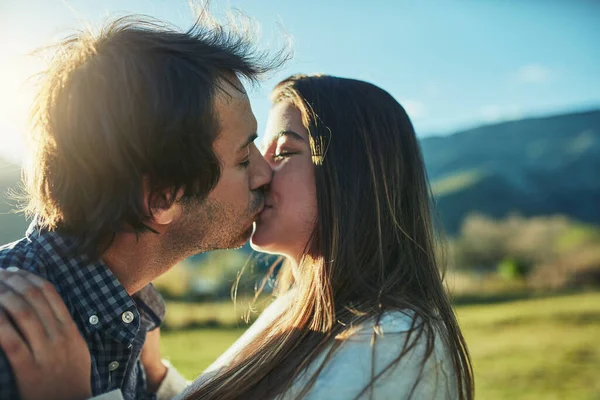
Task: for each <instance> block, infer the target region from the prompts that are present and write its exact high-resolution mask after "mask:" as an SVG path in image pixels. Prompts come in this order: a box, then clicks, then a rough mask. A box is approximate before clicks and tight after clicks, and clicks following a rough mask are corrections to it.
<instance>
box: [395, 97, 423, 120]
mask: <svg viewBox="0 0 600 400" xmlns="http://www.w3.org/2000/svg"><path fill="white" fill-rule="evenodd" d="M400 104H402V107H404V109H405V110H406V113H407V114H408V116H409V117H410V118H411V119H420V118H423V117H424V116H425V115H426V114H427V108H426V107H425V104H423V103H422V102H420V101H419V100H402V101H400Z"/></svg>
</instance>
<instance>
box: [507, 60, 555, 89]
mask: <svg viewBox="0 0 600 400" xmlns="http://www.w3.org/2000/svg"><path fill="white" fill-rule="evenodd" d="M552 75H553V74H552V71H551V70H550V69H549V68H548V67H545V66H543V65H539V64H528V65H524V66H522V67H521V68H519V69H518V70H517V73H516V80H517V82H519V83H533V84H542V83H547V82H549V81H550V80H551V79H552Z"/></svg>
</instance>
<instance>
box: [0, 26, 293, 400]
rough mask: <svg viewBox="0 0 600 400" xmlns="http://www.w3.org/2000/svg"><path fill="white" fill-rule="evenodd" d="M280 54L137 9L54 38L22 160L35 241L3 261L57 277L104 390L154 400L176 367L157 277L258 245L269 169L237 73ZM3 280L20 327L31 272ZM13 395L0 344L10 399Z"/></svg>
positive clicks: (0, 394) (255, 70)
mask: <svg viewBox="0 0 600 400" xmlns="http://www.w3.org/2000/svg"><path fill="white" fill-rule="evenodd" d="M280 60H281V57H279V58H277V59H274V60H271V61H265V59H264V56H263V55H261V54H256V53H253V52H252V47H251V46H250V43H249V41H248V39H246V38H245V37H244V36H236V35H233V34H231V33H229V32H226V31H225V30H224V29H222V28H220V27H214V28H212V29H210V30H209V29H205V28H203V27H202V26H200V25H199V24H197V25H195V26H194V27H193V28H192V29H190V30H189V31H187V32H180V31H176V30H174V29H172V28H167V27H164V26H162V25H161V24H160V23H158V22H155V21H150V22H148V21H143V20H141V19H139V18H132V17H129V18H122V19H119V20H117V21H116V22H113V23H112V24H110V25H108V26H106V27H105V28H104V29H103V30H102V33H100V34H99V35H97V36H91V35H89V34H80V35H78V36H75V37H71V38H69V39H67V40H66V41H65V42H64V43H62V44H61V45H60V46H59V48H58V50H57V52H56V56H55V58H54V60H53V61H52V65H51V68H50V70H49V71H48V73H47V75H46V77H45V82H44V86H43V88H42V91H41V92H40V95H39V97H38V100H37V103H36V105H35V122H36V128H37V129H36V130H35V133H34V134H32V138H31V140H30V141H29V142H30V143H31V144H32V147H31V148H30V149H29V153H28V158H29V162H28V163H27V164H26V165H27V166H26V169H25V182H26V187H27V194H28V198H29V203H28V206H27V210H28V211H29V212H30V213H32V214H34V215H35V216H36V217H35V219H34V222H33V223H32V225H31V226H30V228H29V230H28V232H27V233H26V237H25V238H23V239H22V240H20V241H17V242H15V243H12V244H8V245H5V246H3V247H0V269H9V270H15V269H21V270H27V271H30V272H33V273H35V274H37V275H39V276H41V277H43V278H45V279H46V280H48V281H50V282H51V283H52V284H54V285H55V286H56V289H57V291H58V293H59V294H60V296H61V297H62V299H63V300H64V302H65V304H66V306H67V309H68V312H69V313H70V314H71V316H72V317H73V319H74V320H75V323H76V325H77V327H78V329H79V331H80V332H81V334H82V335H83V338H84V339H85V341H86V342H87V345H88V348H89V351H90V362H91V384H92V392H93V394H94V395H97V394H101V393H106V392H108V391H111V390H114V389H121V392H122V394H123V396H124V398H126V399H134V398H135V399H146V398H147V399H152V398H156V394H155V393H156V392H157V391H160V389H161V383H163V380H164V379H165V376H166V375H167V374H170V373H171V371H173V370H171V371H168V368H167V366H165V365H163V364H162V363H161V362H160V357H159V354H158V336H159V326H160V324H161V321H162V318H163V315H164V303H163V302H162V300H161V298H160V296H159V295H158V294H157V292H156V291H155V289H154V288H153V287H152V286H151V284H150V282H151V281H152V280H153V279H155V278H156V277H158V276H159V275H161V274H163V273H165V272H167V271H168V270H169V269H170V268H171V267H173V266H174V265H175V264H176V263H177V262H179V261H181V260H182V259H184V258H186V257H188V256H191V255H193V254H197V253H200V252H204V251H208V250H214V249H222V248H233V247H239V246H241V245H242V244H244V243H245V242H246V241H247V240H248V239H249V237H250V235H251V232H252V224H253V222H254V220H255V218H256V216H257V214H258V213H259V212H260V211H261V210H262V207H263V188H264V187H265V186H266V185H268V184H269V182H270V179H271V170H270V168H269V166H268V164H267V163H266V162H265V161H264V160H263V158H262V156H261V155H260V153H259V152H258V150H257V149H256V147H255V145H254V143H253V141H254V139H255V138H256V129H257V127H256V120H255V118H254V115H253V113H252V110H251V108H250V103H249V101H248V97H247V95H246V93H245V91H244V88H243V86H242V84H241V82H240V81H239V79H238V77H245V78H247V79H250V80H255V79H256V78H257V77H258V76H259V75H260V74H261V73H263V72H267V71H268V70H270V69H271V68H273V67H276V66H278V65H280V63H281V62H282V61H280ZM3 276H4V278H3V279H2V280H1V281H0V303H2V305H3V307H4V317H2V315H0V324H1V322H2V319H4V321H7V320H8V319H9V318H11V317H12V318H13V319H14V320H15V321H16V322H17V323H16V325H19V323H22V322H23V321H27V315H26V311H23V310H25V308H24V307H23V305H24V304H26V303H27V298H26V296H23V294H22V288H23V285H24V282H25V281H26V280H27V279H29V280H31V277H27V275H25V274H19V273H16V274H12V275H6V274H5V275H3ZM38 284H39V285H42V283H39V282H38ZM30 293H32V294H34V295H35V294H36V293H37V295H39V294H40V293H41V292H39V293H38V292H36V291H33V292H31V291H30ZM55 312H56V310H55ZM40 317H41V320H43V319H44V318H43V317H42V316H40ZM47 331H48V332H49V331H50V330H49V328H48V327H47ZM22 334H23V335H26V334H27V332H26V331H24V332H22ZM145 343H146V344H145ZM148 346H151V347H152V350H153V351H145V352H144V354H145V355H142V356H140V355H141V354H142V350H143V349H144V348H145V347H146V348H147V347H148ZM33 350H35V349H32V351H33ZM154 350H156V351H154ZM173 373H175V372H173ZM168 396H169V394H164V393H163V395H161V397H168ZM18 397H19V394H18V389H17V386H16V383H15V379H14V376H13V373H12V370H11V366H10V363H9V362H8V360H7V358H6V355H5V354H4V353H3V352H2V351H1V350H0V399H15V398H18Z"/></svg>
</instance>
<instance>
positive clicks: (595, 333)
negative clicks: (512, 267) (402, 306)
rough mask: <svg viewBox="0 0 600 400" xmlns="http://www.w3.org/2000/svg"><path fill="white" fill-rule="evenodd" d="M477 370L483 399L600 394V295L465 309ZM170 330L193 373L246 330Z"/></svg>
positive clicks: (461, 312) (179, 358) (168, 339)
mask: <svg viewBox="0 0 600 400" xmlns="http://www.w3.org/2000/svg"><path fill="white" fill-rule="evenodd" d="M457 312H458V317H459V320H460V323H461V326H462V328H463V332H464V334H465V336H466V338H467V342H468V344H469V348H470V350H471V354H472V357H473V364H474V368H475V384H476V398H478V399H485V400H488V399H489V400H494V399H532V400H533V399H536V400H537V399H545V400H552V399H557V400H558V399H560V400H563V399H574V400H575V399H576V400H591V399H596V400H597V399H600V293H584V294H577V295H569V296H560V297H552V298H544V299H536V300H525V301H518V302H510V303H503V304H494V305H482V306H461V307H458V309H457ZM240 326H241V328H239V329H197V330H186V331H171V332H165V333H164V334H163V341H162V346H163V354H164V355H165V356H167V357H168V358H170V359H171V361H172V362H173V364H175V365H176V366H177V367H178V368H179V370H180V371H181V372H182V373H183V374H184V375H185V376H186V377H188V378H193V377H194V376H196V375H197V374H198V373H200V372H201V371H202V370H203V369H204V368H206V367H207V366H208V365H209V364H210V363H211V362H212V361H213V360H214V359H216V357H217V356H218V355H219V354H221V353H222V352H223V351H224V350H225V349H226V348H227V346H228V345H229V344H231V343H232V342H233V341H234V340H235V339H236V338H237V337H238V336H239V335H240V334H241V333H242V332H243V323H240Z"/></svg>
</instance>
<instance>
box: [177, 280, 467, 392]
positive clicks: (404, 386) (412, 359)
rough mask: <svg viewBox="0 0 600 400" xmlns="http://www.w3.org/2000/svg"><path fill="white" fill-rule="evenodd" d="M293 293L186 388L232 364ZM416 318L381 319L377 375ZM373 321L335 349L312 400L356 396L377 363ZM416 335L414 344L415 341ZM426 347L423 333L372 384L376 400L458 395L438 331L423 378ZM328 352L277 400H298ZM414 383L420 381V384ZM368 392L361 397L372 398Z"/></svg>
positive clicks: (395, 354) (388, 315) (389, 316)
mask: <svg viewBox="0 0 600 400" xmlns="http://www.w3.org/2000/svg"><path fill="white" fill-rule="evenodd" d="M293 296H294V293H293V292H290V293H288V294H286V295H284V296H282V297H280V298H279V299H277V300H275V301H274V302H273V303H272V304H271V305H270V306H269V307H267V309H266V310H265V311H264V312H263V313H262V314H261V315H260V317H259V318H258V319H257V320H256V322H255V323H254V324H253V325H252V326H251V327H250V328H249V329H248V330H247V331H246V332H245V333H244V334H243V335H242V336H241V337H240V338H239V339H238V340H237V341H236V342H235V343H234V344H233V345H232V346H231V347H230V348H229V349H228V350H227V351H226V352H225V353H224V354H223V355H222V356H221V357H219V358H218V359H217V361H215V362H214V363H213V364H212V365H211V366H210V367H208V368H207V370H206V371H205V372H204V374H203V375H201V376H199V377H198V378H197V379H196V380H195V381H194V382H193V383H192V385H191V386H190V387H189V388H188V389H187V390H186V392H187V391H190V390H193V388H194V387H195V386H197V385H201V384H202V382H204V381H206V380H207V379H208V378H209V377H210V376H211V375H213V374H214V373H216V371H218V370H219V369H220V368H222V367H223V366H225V365H227V364H228V363H229V362H230V361H231V360H232V359H233V357H234V356H235V355H236V354H238V352H239V350H240V349H241V348H243V347H244V346H245V345H246V344H248V343H249V342H250V341H251V340H252V339H253V338H254V337H255V336H256V335H258V334H260V333H261V332H262V331H263V330H264V329H265V328H266V327H268V326H270V324H271V323H272V322H273V321H274V320H275V318H276V317H277V316H279V315H280V314H281V313H282V312H284V311H285V310H286V309H287V307H288V305H289V304H290V302H291V301H293ZM412 318H413V313H412V312H400V311H395V312H388V313H385V314H384V315H383V316H382V318H381V319H380V321H379V329H378V331H379V332H381V333H382V335H379V336H377V340H376V341H375V359H374V361H375V371H374V372H375V376H376V375H377V374H378V373H379V372H381V371H382V370H383V369H385V367H387V366H388V365H389V364H390V363H391V362H392V361H393V360H394V359H396V358H397V357H398V356H399V355H400V353H401V352H402V348H403V346H404V343H405V340H406V337H407V334H408V331H409V329H410V326H411V322H412ZM373 325H374V321H367V322H365V323H363V324H362V325H361V326H357V327H356V332H355V333H353V334H352V335H351V336H350V337H348V338H347V339H346V340H345V341H344V342H343V343H342V345H341V346H340V347H339V348H338V349H337V350H336V352H335V353H334V355H333V357H332V358H330V359H329V361H328V362H327V363H326V365H325V368H324V369H323V370H322V371H321V373H320V375H319V376H318V377H317V379H316V381H315V383H314V385H313V386H312V387H311V389H310V391H309V392H308V394H307V395H306V397H305V398H306V399H307V400H316V399H340V400H342V399H354V398H356V396H358V395H359V393H361V391H362V390H363V389H364V388H365V387H366V386H367V385H368V384H369V382H370V381H371V372H372V370H371V368H372V361H373V347H372V344H371V342H372V339H373ZM413 338H414V336H413V337H411V339H410V340H411V342H412V341H413V340H414V339H413ZM425 349H426V338H425V337H424V336H423V337H422V338H420V339H419V340H418V342H417V343H416V345H415V346H414V347H413V348H412V349H411V350H410V351H408V352H407V353H406V354H405V355H404V356H403V357H402V359H401V360H400V362H398V363H396V364H395V366H394V367H392V368H390V369H388V370H387V371H386V372H385V373H384V374H383V375H382V376H381V377H379V378H378V379H377V380H376V381H375V384H374V385H373V392H372V394H373V398H374V399H377V400H386V399H394V400H397V399H405V398H408V397H409V396H410V393H411V391H412V397H411V398H413V399H436V400H437V399H455V398H457V397H458V389H457V386H456V381H455V378H454V374H453V367H452V361H451V358H450V355H449V354H448V352H447V351H446V347H445V346H444V345H443V342H442V340H441V338H440V337H439V335H436V337H435V342H434V349H433V353H432V354H431V356H430V357H429V358H428V360H427V361H426V362H425V364H424V366H423V371H422V374H421V378H420V379H419V381H418V382H417V378H418V377H419V375H420V373H421V365H422V364H421V363H422V360H423V356H424V354H425ZM326 354H327V350H325V351H324V352H323V354H322V355H320V356H319V357H318V358H317V359H316V360H315V362H314V363H313V364H311V365H310V366H309V367H308V368H307V369H306V371H305V372H304V373H303V374H301V375H300V376H299V377H298V378H297V379H296V381H295V382H294V384H293V385H292V387H291V388H290V389H289V390H288V391H286V392H284V393H283V394H282V395H280V396H279V397H278V399H277V400H288V399H294V398H295V396H296V395H297V394H298V393H300V391H301V390H302V388H303V387H304V386H305V384H306V382H308V380H309V379H310V378H311V377H312V376H313V374H314V372H315V371H316V370H317V369H318V368H319V366H320V365H321V363H322V361H323V359H324V357H325V356H326ZM415 382H417V384H416V385H415ZM370 395H371V392H370V390H367V391H366V392H365V393H364V394H363V396H361V398H365V399H368V398H370Z"/></svg>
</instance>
